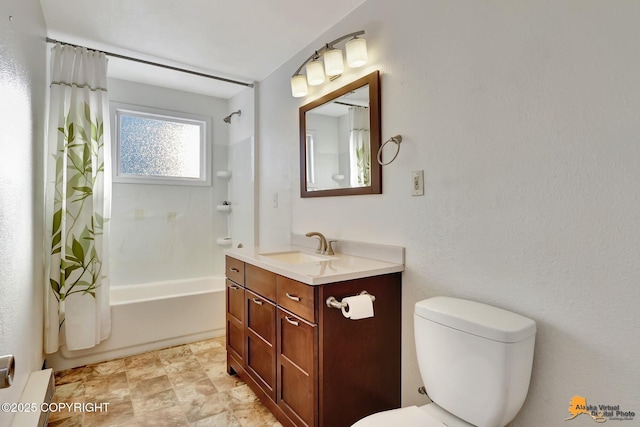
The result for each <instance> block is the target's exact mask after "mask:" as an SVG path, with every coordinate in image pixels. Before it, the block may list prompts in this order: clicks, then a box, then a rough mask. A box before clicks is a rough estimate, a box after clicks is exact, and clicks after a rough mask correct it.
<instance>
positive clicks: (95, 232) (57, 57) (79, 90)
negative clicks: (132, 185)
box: [44, 45, 111, 353]
mask: <svg viewBox="0 0 640 427" xmlns="http://www.w3.org/2000/svg"><path fill="white" fill-rule="evenodd" d="M51 64H52V69H51V87H50V106H49V124H48V134H47V145H48V147H47V158H46V195H45V219H46V224H45V262H46V271H45V281H46V283H45V315H44V317H45V320H44V321H45V332H44V341H45V342H44V347H45V352H46V353H54V352H56V351H57V350H58V348H59V347H60V346H61V345H63V344H66V346H67V348H69V349H70V350H79V349H83V348H90V347H94V346H95V345H97V344H98V343H100V341H102V340H104V339H105V338H107V337H108V336H109V334H110V332H111V319H110V313H109V278H108V262H107V255H108V236H109V232H108V231H109V216H110V211H111V164H110V156H111V145H110V144H111V141H110V132H109V101H108V97H107V90H106V83H107V59H106V57H105V55H104V54H103V53H100V52H93V51H88V50H87V49H85V48H74V47H71V46H61V45H56V46H55V47H54V48H53V49H52V55H51Z"/></svg>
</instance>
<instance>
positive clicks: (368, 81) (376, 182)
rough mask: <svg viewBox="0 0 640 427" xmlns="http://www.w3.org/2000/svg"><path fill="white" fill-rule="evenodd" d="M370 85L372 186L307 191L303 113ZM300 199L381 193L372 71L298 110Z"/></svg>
mask: <svg viewBox="0 0 640 427" xmlns="http://www.w3.org/2000/svg"><path fill="white" fill-rule="evenodd" d="M366 85H369V129H370V130H369V132H370V140H371V141H370V143H371V147H370V149H371V151H370V153H371V171H370V180H371V185H369V186H367V187H348V188H332V189H329V190H316V191H308V190H307V153H306V145H307V126H306V113H307V111H309V110H313V109H314V108H316V107H319V106H320V105H323V104H326V103H327V102H330V101H333V100H334V99H336V98H339V97H341V96H342V95H345V94H347V93H349V92H351V91H354V90H356V89H359V88H361V87H363V86H366ZM299 114H300V197H302V198H306V197H328V196H352V195H358V194H381V193H382V166H380V164H379V163H378V161H377V157H376V155H377V153H378V150H379V149H380V144H381V143H382V142H381V141H382V139H381V135H380V123H381V117H380V72H379V71H377V70H376V71H374V72H372V73H370V74H368V75H366V76H364V77H362V78H359V79H358V80H356V81H354V82H351V83H349V84H346V85H345V86H343V87H341V88H339V89H336V90H334V91H333V92H331V93H328V94H326V95H324V96H323V97H321V98H319V99H316V100H315V101H311V102H310V103H308V104H306V105H303V106H302V107H300V113H299Z"/></svg>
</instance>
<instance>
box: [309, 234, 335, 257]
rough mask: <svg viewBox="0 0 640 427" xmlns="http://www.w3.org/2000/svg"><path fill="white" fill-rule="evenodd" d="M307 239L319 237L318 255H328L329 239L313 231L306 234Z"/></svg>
mask: <svg viewBox="0 0 640 427" xmlns="http://www.w3.org/2000/svg"><path fill="white" fill-rule="evenodd" d="M305 236H307V237H317V238H318V249H316V253H317V254H326V253H327V239H325V237H324V236H323V235H322V233H319V232H317V231H311V232H309V233H307V234H305ZM331 255H333V254H331Z"/></svg>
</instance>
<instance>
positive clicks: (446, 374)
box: [353, 296, 536, 427]
mask: <svg viewBox="0 0 640 427" xmlns="http://www.w3.org/2000/svg"><path fill="white" fill-rule="evenodd" d="M413 319H414V330H415V341H416V353H417V356H418V365H419V367H420V374H421V376H422V380H423V382H424V386H425V389H426V391H427V394H428V395H429V398H430V399H431V400H432V403H429V404H427V405H424V406H420V407H417V406H411V407H406V408H400V409H393V410H389V411H384V412H379V413H376V414H373V415H369V416H367V417H365V418H363V419H361V420H360V421H358V422H356V423H355V424H353V427H379V426H380V427H383V426H384V427H388V426H403V427H411V426H415V427H418V426H419V427H472V426H476V427H504V426H505V425H507V424H509V423H510V422H511V421H512V420H513V419H514V418H515V416H516V415H517V414H518V411H519V410H520V408H521V407H522V404H523V403H524V400H525V398H526V396H527V391H528V390H529V380H530V378H531V367H532V364H533V346H534V342H535V333H536V324H535V322H534V321H533V320H531V319H528V318H526V317H524V316H521V315H519V314H515V313H512V312H510V311H507V310H503V309H500V308H496V307H492V306H490V305H486V304H481V303H478V302H474V301H469V300H465V299H460V298H449V297H441V296H438V297H434V298H429V299H426V300H423V301H419V302H417V303H416V305H415V312H414V315H413Z"/></svg>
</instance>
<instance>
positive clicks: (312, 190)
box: [300, 71, 382, 197]
mask: <svg viewBox="0 0 640 427" xmlns="http://www.w3.org/2000/svg"><path fill="white" fill-rule="evenodd" d="M379 148H380V73H379V72H378V71H375V72H373V73H371V74H369V75H367V76H365V77H362V78H360V79H358V80H356V81H354V82H352V83H349V84H347V85H345V86H343V87H341V88H340V89H337V90H335V91H333V92H331V93H329V94H327V95H325V96H323V97H322V98H319V99H317V100H315V101H312V102H310V103H309V104H306V105H303V106H302V107H300V196H301V197H324V196H350V195H355V194H380V193H382V167H381V166H380V165H379V164H378V162H377V161H376V154H377V153H378V149H379Z"/></svg>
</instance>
